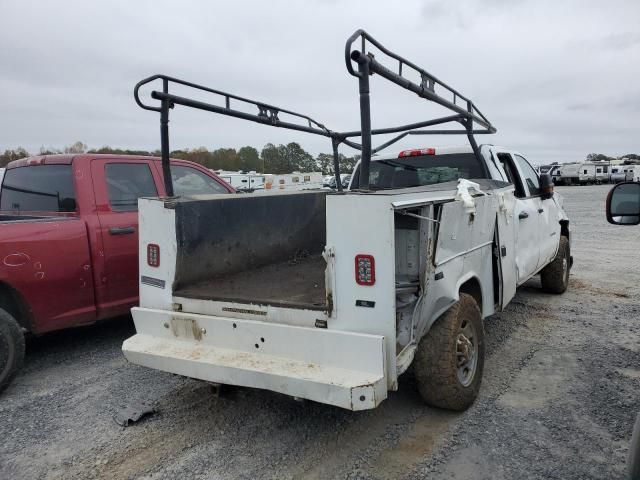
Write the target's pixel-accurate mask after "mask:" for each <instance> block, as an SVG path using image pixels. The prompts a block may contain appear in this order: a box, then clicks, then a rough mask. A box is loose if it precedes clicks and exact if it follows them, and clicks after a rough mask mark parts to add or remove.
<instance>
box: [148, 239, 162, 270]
mask: <svg viewBox="0 0 640 480" xmlns="http://www.w3.org/2000/svg"><path fill="white" fill-rule="evenodd" d="M147 264H148V265H149V266H150V267H159V266H160V247H159V246H158V245H156V244H155V243H150V244H149V245H147Z"/></svg>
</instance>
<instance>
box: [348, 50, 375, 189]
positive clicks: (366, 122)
mask: <svg viewBox="0 0 640 480" xmlns="http://www.w3.org/2000/svg"><path fill="white" fill-rule="evenodd" d="M352 58H353V59H354V60H355V61H357V62H358V86H359V90H360V131H361V135H362V142H361V143H362V158H361V159H360V182H359V185H358V187H359V188H360V190H369V165H370V163H371V101H370V98H369V62H370V60H369V57H368V56H367V55H366V54H365V53H364V50H363V51H362V52H358V51H354V52H353V54H352Z"/></svg>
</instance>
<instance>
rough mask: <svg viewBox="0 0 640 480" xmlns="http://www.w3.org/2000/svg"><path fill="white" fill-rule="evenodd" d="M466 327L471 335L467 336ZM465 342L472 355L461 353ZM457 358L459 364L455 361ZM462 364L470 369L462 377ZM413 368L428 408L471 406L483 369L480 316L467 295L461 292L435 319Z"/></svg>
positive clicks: (460, 408) (419, 347)
mask: <svg viewBox="0 0 640 480" xmlns="http://www.w3.org/2000/svg"><path fill="white" fill-rule="evenodd" d="M470 327H471V330H472V331H473V336H471V335H468V332H469V328H470ZM460 335H463V337H464V338H460ZM465 339H466V340H469V341H470V342H471V344H472V348H473V353H471V352H469V351H466V352H465V351H464V350H465V345H468V343H467V341H466V340H465ZM459 340H460V342H459ZM461 349H462V352H461ZM465 353H466V354H467V355H465ZM472 355H473V356H474V358H475V361H474V362H473V365H471V363H470V362H471V356H472ZM459 356H461V357H463V358H462V362H463V363H459V362H458V357H459ZM465 357H466V358H465ZM465 361H466V362H467V366H468V367H469V370H470V372H469V374H468V375H466V376H465V375H464V365H465V364H464V362H465ZM413 365H414V375H415V377H416V383H417V385H418V390H419V392H420V395H421V396H422V398H423V399H424V401H425V402H426V403H427V404H428V405H431V406H433V407H438V408H446V409H448V410H457V411H461V410H466V409H467V408H469V407H470V406H471V404H472V403H473V402H474V400H475V399H476V397H477V396H478V393H479V392H480V383H481V381H482V371H483V369H484V327H483V325H482V315H481V313H480V308H479V307H478V304H477V303H476V301H475V299H474V298H473V297H472V296H471V295H467V294H464V293H461V294H460V300H459V301H458V302H457V303H455V304H454V305H453V306H452V307H451V308H450V309H449V310H447V311H446V312H445V313H444V314H443V315H442V316H441V317H440V318H438V320H436V322H435V323H434V324H433V326H432V327H431V329H430V330H429V331H428V332H427V334H426V335H425V336H424V337H423V338H422V340H421V341H420V344H419V345H418V349H417V351H416V355H415V358H414V360H413Z"/></svg>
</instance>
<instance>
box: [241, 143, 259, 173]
mask: <svg viewBox="0 0 640 480" xmlns="http://www.w3.org/2000/svg"><path fill="white" fill-rule="evenodd" d="M238 158H239V162H240V170H244V171H245V172H251V171H256V172H259V171H260V170H262V160H260V155H259V154H258V150H256V149H255V148H253V147H249V146H247V147H242V148H241V149H240V150H238Z"/></svg>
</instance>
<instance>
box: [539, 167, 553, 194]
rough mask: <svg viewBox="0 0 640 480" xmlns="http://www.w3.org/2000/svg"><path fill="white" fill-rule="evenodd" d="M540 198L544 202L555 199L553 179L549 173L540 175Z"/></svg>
mask: <svg viewBox="0 0 640 480" xmlns="http://www.w3.org/2000/svg"><path fill="white" fill-rule="evenodd" d="M540 196H541V197H542V200H548V199H550V198H552V197H553V179H552V178H551V175H549V174H548V173H543V174H541V175H540Z"/></svg>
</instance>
